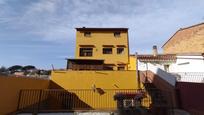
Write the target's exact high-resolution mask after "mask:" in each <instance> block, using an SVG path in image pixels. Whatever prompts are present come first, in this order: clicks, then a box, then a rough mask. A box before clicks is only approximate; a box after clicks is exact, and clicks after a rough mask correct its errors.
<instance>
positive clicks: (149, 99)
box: [17, 89, 172, 113]
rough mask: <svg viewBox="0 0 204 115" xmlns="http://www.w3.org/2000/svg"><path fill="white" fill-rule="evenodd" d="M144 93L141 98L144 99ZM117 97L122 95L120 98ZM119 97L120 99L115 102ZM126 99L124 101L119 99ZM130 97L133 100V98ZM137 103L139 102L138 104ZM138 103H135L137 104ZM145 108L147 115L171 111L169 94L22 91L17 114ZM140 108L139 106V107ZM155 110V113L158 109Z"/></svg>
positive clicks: (148, 92) (149, 92) (104, 91)
mask: <svg viewBox="0 0 204 115" xmlns="http://www.w3.org/2000/svg"><path fill="white" fill-rule="evenodd" d="M141 92H142V96H141ZM117 94H120V95H119V97H118V95H117ZM115 96H117V99H116V98H114V97H115ZM120 96H123V97H120ZM131 96H133V97H132V98H131ZM137 99H138V101H137ZM135 100H136V101H135ZM138 103H139V107H141V108H146V111H147V110H148V111H151V110H152V111H155V110H157V111H158V110H159V109H158V108H160V110H161V108H168V109H169V108H171V107H172V98H171V95H170V94H169V93H168V92H162V91H159V90H155V89H154V90H148V91H145V90H141V89H140V90H133V89H125V90H122V89H121V90H115V89H113V90H112V89H108V90H103V89H95V90H86V89H82V90H59V89H57V90H53V89H46V90H33V89H24V90H21V91H20V94H19V102H18V108H17V110H18V111H19V112H21V113H25V112H31V113H38V112H54V111H59V112H63V111H75V110H117V109H118V108H121V106H124V108H125V106H127V105H131V106H133V108H138ZM136 104H137V105H136ZM155 108H156V109H155Z"/></svg>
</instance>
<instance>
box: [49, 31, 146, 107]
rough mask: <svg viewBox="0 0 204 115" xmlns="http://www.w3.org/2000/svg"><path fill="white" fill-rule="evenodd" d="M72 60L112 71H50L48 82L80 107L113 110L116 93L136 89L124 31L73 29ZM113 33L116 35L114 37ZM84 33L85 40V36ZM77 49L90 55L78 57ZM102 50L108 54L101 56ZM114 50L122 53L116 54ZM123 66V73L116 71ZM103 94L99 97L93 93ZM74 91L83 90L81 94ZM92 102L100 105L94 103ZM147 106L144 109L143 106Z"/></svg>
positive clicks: (135, 77)
mask: <svg viewBox="0 0 204 115" xmlns="http://www.w3.org/2000/svg"><path fill="white" fill-rule="evenodd" d="M76 30H77V32H76V49H75V50H76V51H75V58H76V59H96V60H104V64H105V65H114V66H113V70H116V71H111V70H109V71H107V70H100V71H95V70H91V71H90V70H89V71H88V70H87V71H86V70H83V71H82V70H77V71H76V70H66V71H52V74H51V76H52V77H51V80H52V82H53V83H54V84H57V87H58V88H62V89H66V90H68V91H71V92H73V93H75V94H76V95H77V97H78V98H79V99H80V100H82V101H83V102H84V103H86V104H88V105H89V106H91V107H92V108H94V109H97V108H110V109H115V108H116V101H114V99H113V97H114V95H115V94H116V92H117V91H119V90H120V91H122V90H124V91H127V90H133V91H135V89H138V85H137V84H138V83H137V81H138V80H137V75H136V59H135V57H134V56H129V44H128V30H127V29H126V28H122V29H121V28H112V29H110V28H108V29H107V28H106V29H101V28H94V29H93V28H77V29H76ZM115 32H118V33H120V34H119V36H115ZM85 33H88V36H85ZM80 48H81V49H83V48H84V49H86V50H87V48H89V49H92V53H90V52H86V53H84V54H81V50H80ZM104 48H111V49H112V52H111V53H110V54H104V51H103V49H104ZM118 48H123V49H124V50H123V51H122V52H120V53H118ZM121 66H123V67H124V71H118V70H119V67H121ZM97 89H100V90H102V91H104V92H105V93H104V94H100V93H99V92H97V91H96V90H97ZM77 90H87V91H89V93H86V94H84V93H81V92H80V91H77ZM93 98H94V100H100V101H102V102H98V103H96V102H95V101H93V100H92V99H93ZM146 106H147V105H146Z"/></svg>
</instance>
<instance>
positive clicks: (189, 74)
mask: <svg viewBox="0 0 204 115" xmlns="http://www.w3.org/2000/svg"><path fill="white" fill-rule="evenodd" d="M176 57H177V59H176V62H175V63H172V64H170V65H169V73H175V74H177V75H173V76H174V77H176V78H178V79H177V81H182V82H198V83H201V82H204V57H203V56H176ZM152 67H154V68H157V69H161V70H163V71H164V64H162V63H161V64H152V63H147V64H146V63H143V62H140V61H139V62H138V70H141V71H145V70H151V71H154V69H153V68H152ZM162 73H164V72H162ZM157 74H158V73H157ZM166 75H167V74H166ZM166 75H163V76H166ZM171 75H172V74H171ZM171 75H170V76H171ZM160 76H161V77H162V75H160ZM165 78H168V77H165ZM166 80H170V79H166ZM169 82H172V81H171V80H170V81H169ZM172 83H173V82H172Z"/></svg>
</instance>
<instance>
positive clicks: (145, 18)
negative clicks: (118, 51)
mask: <svg viewBox="0 0 204 115" xmlns="http://www.w3.org/2000/svg"><path fill="white" fill-rule="evenodd" d="M1 1H2V0H0V3H1ZM2 3H3V2H2ZM4 4H5V3H4ZM7 5H8V4H7ZM10 7H12V6H9V5H8V6H7V7H5V8H4V16H3V17H2V16H0V24H2V23H7V24H9V26H8V27H10V28H12V29H14V30H23V32H22V33H18V34H25V33H27V34H29V35H30V36H32V35H34V36H38V37H39V38H34V39H42V40H47V41H53V42H63V43H64V41H65V40H66V41H72V42H73V41H74V39H75V30H74V28H75V27H82V26H87V27H128V28H129V29H130V31H129V34H130V36H129V37H130V41H131V42H130V45H131V49H132V50H131V52H135V51H138V50H139V52H140V51H141V52H142V50H141V49H144V48H149V47H151V45H154V44H158V45H160V46H161V45H162V44H163V43H164V41H166V40H167V39H168V38H169V37H170V36H171V35H172V34H173V33H174V32H175V31H176V30H177V29H178V28H180V27H183V26H185V25H192V24H195V23H197V22H199V21H202V20H203V19H202V18H203V16H204V13H203V12H202V9H203V7H204V2H203V1H202V0H197V1H194V0H187V1H186V0H179V1H178V0H165V1H161V0H151V1H149V0H143V1H140V0H128V1H124V0H103V1H102V0H39V1H32V2H31V3H30V4H28V5H22V7H23V8H24V11H21V12H18V11H16V12H15V11H12V9H11V8H10ZM13 7H15V6H13ZM11 12H15V13H14V15H8V14H9V13H11ZM7 13H8V14H7ZM0 14H1V13H0ZM12 14H13V13H12ZM141 47H143V48H141ZM146 50H148V51H151V49H146Z"/></svg>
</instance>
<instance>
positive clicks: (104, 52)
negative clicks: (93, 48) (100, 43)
mask: <svg viewBox="0 0 204 115" xmlns="http://www.w3.org/2000/svg"><path fill="white" fill-rule="evenodd" d="M103 54H112V48H103Z"/></svg>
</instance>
